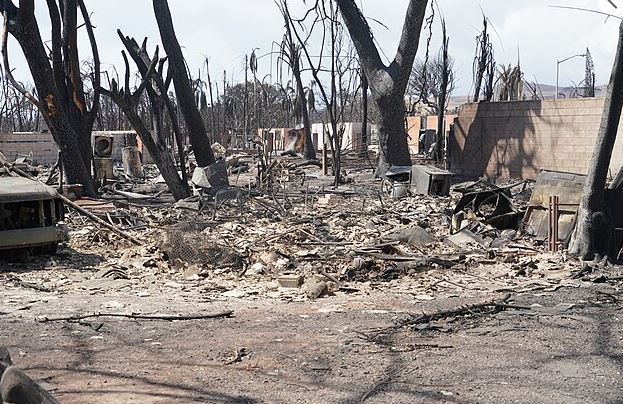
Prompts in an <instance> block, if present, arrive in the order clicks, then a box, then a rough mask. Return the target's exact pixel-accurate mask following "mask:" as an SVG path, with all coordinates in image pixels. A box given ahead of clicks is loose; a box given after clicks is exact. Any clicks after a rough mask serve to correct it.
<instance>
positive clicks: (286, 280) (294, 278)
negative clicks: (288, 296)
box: [277, 275, 303, 289]
mask: <svg viewBox="0 0 623 404" xmlns="http://www.w3.org/2000/svg"><path fill="white" fill-rule="evenodd" d="M277 282H279V286H281V287H282V288H287V289H298V288H299V287H301V285H302V284H303V277H302V276H301V275H281V276H280V277H279V278H277Z"/></svg>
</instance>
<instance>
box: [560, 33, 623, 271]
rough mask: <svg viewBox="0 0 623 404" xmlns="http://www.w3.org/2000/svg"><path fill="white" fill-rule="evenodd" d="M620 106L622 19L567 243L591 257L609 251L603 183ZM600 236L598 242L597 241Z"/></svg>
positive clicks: (608, 219)
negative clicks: (596, 134)
mask: <svg viewBox="0 0 623 404" xmlns="http://www.w3.org/2000/svg"><path fill="white" fill-rule="evenodd" d="M622 108H623V22H622V23H621V26H620V27H619V43H618V45H617V52H616V57H615V60H614V66H613V67H612V74H611V76H610V83H609V85H608V91H607V93H606V99H605V102H604V111H603V113H602V116H601V125H600V126H599V134H598V136H597V141H596V142H595V149H594V152H593V158H592V159H591V163H590V167H589V170H588V177H587V179H586V183H585V184H584V191H583V193H582V200H581V202H580V208H579V211H578V221H577V224H576V228H575V233H574V236H573V240H572V242H571V246H570V249H569V250H570V252H571V253H573V254H576V255H579V256H581V257H583V258H586V259H590V258H592V256H593V254H594V253H600V254H602V255H605V254H607V253H608V251H609V249H610V248H609V247H610V246H609V245H608V244H609V243H610V242H611V241H612V240H611V238H610V237H606V238H604V234H607V233H609V232H608V228H611V225H610V226H609V225H608V223H611V217H609V216H610V215H609V214H608V209H607V208H606V206H605V203H604V199H605V187H606V177H607V175H608V169H609V167H610V160H611V158H612V149H613V148H614V144H615V141H616V136H617V131H618V128H619V122H620V120H621V109H622ZM597 240H600V241H601V243H598V242H597Z"/></svg>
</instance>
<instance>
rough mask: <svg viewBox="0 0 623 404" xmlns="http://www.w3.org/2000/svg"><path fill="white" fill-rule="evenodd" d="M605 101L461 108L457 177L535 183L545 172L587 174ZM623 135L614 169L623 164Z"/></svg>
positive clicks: (453, 160)
mask: <svg viewBox="0 0 623 404" xmlns="http://www.w3.org/2000/svg"><path fill="white" fill-rule="evenodd" d="M603 104H604V100H603V98H580V99H568V100H545V101H510V102H494V103H469V104H465V105H463V106H462V107H461V109H460V112H459V115H458V117H457V118H456V119H455V121H454V123H455V125H454V134H453V135H452V136H451V137H450V141H449V165H450V169H451V170H452V171H454V172H455V173H457V174H462V175H466V176H471V177H480V176H485V177H487V178H524V179H535V178H536V177H537V175H538V173H539V171H540V170H541V169H548V170H558V171H566V172H572V173H577V174H586V173H587V172H588V165H589V162H590V160H591V158H592V155H593V147H594V144H595V140H596V138H597V133H598V130H599V125H600V122H601V113H602V110H603ZM622 136H623V130H622V129H621V128H619V136H618V141H617V143H616V145H615V148H614V150H613V157H612V164H611V165H610V169H611V172H612V175H615V174H616V172H617V171H618V170H619V168H620V167H621V166H622V165H623V139H622Z"/></svg>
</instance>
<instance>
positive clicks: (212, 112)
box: [206, 58, 223, 144]
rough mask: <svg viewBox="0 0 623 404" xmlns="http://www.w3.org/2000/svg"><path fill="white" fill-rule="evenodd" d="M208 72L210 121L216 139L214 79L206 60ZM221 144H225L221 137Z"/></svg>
mask: <svg viewBox="0 0 623 404" xmlns="http://www.w3.org/2000/svg"><path fill="white" fill-rule="evenodd" d="M206 70H207V74H208V88H209V89H210V120H211V123H212V137H216V134H217V133H218V129H217V128H216V120H215V119H214V97H212V79H211V78H210V64H209V61H208V58H206ZM219 143H221V144H223V139H222V137H221V136H220V135H219Z"/></svg>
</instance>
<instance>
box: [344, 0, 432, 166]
mask: <svg viewBox="0 0 623 404" xmlns="http://www.w3.org/2000/svg"><path fill="white" fill-rule="evenodd" d="M335 1H336V2H337V4H338V7H339V10H340V12H341V14H342V17H343V19H344V21H345V23H346V27H347V28H348V31H349V33H350V37H351V39H352V41H353V43H354V45H355V48H356V49H357V53H358V54H359V60H360V62H361V65H362V67H363V69H364V73H365V75H366V77H367V78H368V81H369V84H370V90H371V93H372V100H373V102H374V103H375V104H376V106H377V108H378V110H379V111H380V115H381V117H380V122H379V124H380V125H379V166H378V170H377V171H378V174H384V173H385V171H387V169H388V168H389V166H391V165H410V164H411V155H410V153H409V147H408V143H407V133H406V129H405V125H404V110H405V100H404V95H405V90H406V88H407V84H408V82H409V77H410V74H411V69H412V67H413V62H414V60H415V55H416V53H417V50H418V45H419V39H420V32H421V30H422V25H423V22H424V15H425V13H426V9H427V4H428V2H427V0H410V1H409V6H408V8H407V13H406V16H405V22H404V25H403V28H402V36H401V38H400V43H399V45H398V52H397V53H396V56H395V57H394V60H393V61H392V62H391V63H390V64H389V65H386V64H385V63H383V61H382V59H381V55H380V54H379V51H378V49H377V47H376V44H375V42H374V37H373V35H372V31H371V30H370V26H369V25H368V23H367V21H366V19H365V17H364V16H363V14H362V12H361V10H360V9H359V7H358V6H357V3H356V2H355V0H335Z"/></svg>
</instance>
